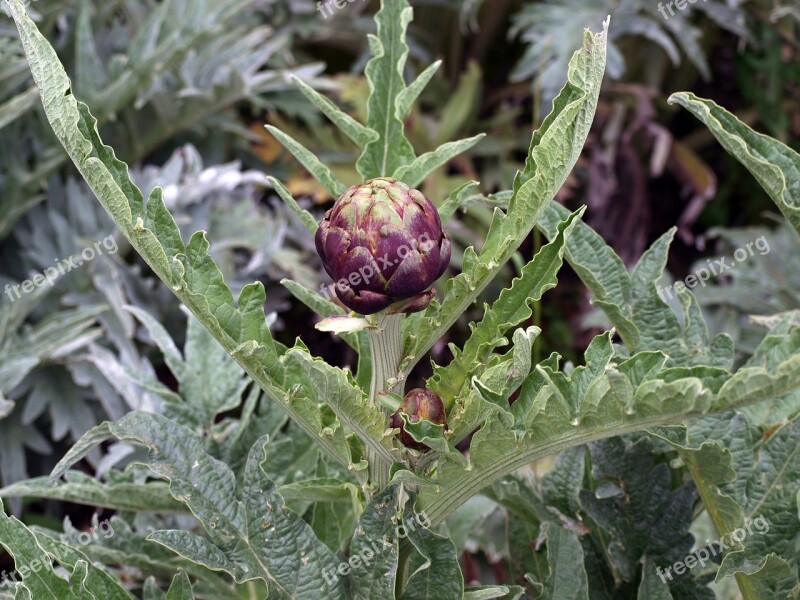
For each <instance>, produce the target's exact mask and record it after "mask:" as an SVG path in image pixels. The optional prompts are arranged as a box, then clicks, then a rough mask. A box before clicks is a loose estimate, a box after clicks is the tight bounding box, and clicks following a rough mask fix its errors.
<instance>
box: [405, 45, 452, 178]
mask: <svg viewBox="0 0 800 600" xmlns="http://www.w3.org/2000/svg"><path fill="white" fill-rule="evenodd" d="M441 66H442V61H441V60H437V61H435V62H434V63H433V64H431V65H428V67H427V68H426V69H425V70H424V71H423V72H422V73H420V74H419V75H418V76H417V78H416V79H415V80H414V81H412V82H411V84H410V85H409V86H408V87H407V88H405V89H403V90H402V91H401V92H400V93H399V94H398V95H397V118H398V119H400V120H401V121H402V120H403V119H405V118H406V117H407V116H408V115H409V114H411V109H412V108H413V106H414V102H416V100H417V98H418V97H419V95H420V93H422V90H424V89H425V86H427V85H428V83H429V82H430V80H431V79H432V78H433V76H434V75H435V74H436V71H438V70H439V67H441ZM409 185H410V184H409Z"/></svg>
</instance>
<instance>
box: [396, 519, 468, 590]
mask: <svg viewBox="0 0 800 600" xmlns="http://www.w3.org/2000/svg"><path fill="white" fill-rule="evenodd" d="M417 514H418V513H415V512H414V511H411V513H408V512H407V513H405V514H404V515H403V520H402V523H403V526H404V528H405V532H406V533H407V535H408V541H409V542H410V543H411V545H412V546H413V547H414V549H415V550H416V553H415V554H412V556H411V559H410V560H409V564H408V566H407V570H408V572H409V577H408V580H407V581H406V587H405V589H404V590H403V595H402V596H401V600H461V599H462V598H463V595H464V577H463V575H462V574H461V567H460V566H459V564H458V554H457V552H456V547H455V545H454V544H453V541H452V540H451V539H450V538H448V537H445V536H443V535H439V534H438V533H436V532H434V531H432V530H431V529H430V528H429V524H427V525H425V524H424V523H420V522H419V519H418V518H417V516H416V515H417ZM419 514H422V513H419Z"/></svg>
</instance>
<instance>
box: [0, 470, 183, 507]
mask: <svg viewBox="0 0 800 600" xmlns="http://www.w3.org/2000/svg"><path fill="white" fill-rule="evenodd" d="M15 496H17V497H23V498H48V499H51V500H64V501H67V502H74V503H76V504H87V505H91V506H99V507H103V508H108V509H112V510H132V511H156V512H164V513H170V512H184V511H185V507H184V506H183V504H181V503H180V502H177V501H176V500H174V499H173V498H172V496H170V494H169V489H168V488H167V486H166V485H165V484H163V483H159V482H151V483H148V484H147V485H142V484H138V483H101V482H99V481H97V480H96V479H94V478H92V477H89V476H88V475H84V474H82V473H79V472H71V473H70V474H69V476H68V478H67V481H64V482H55V481H53V480H52V479H50V478H49V477H35V478H33V479H27V480H24V481H18V482H16V483H13V484H11V485H9V486H6V487H4V488H2V489H0V497H2V498H11V497H15Z"/></svg>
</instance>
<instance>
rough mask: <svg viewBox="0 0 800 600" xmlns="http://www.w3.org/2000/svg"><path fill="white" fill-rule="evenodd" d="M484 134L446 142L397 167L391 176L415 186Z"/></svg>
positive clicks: (470, 146)
mask: <svg viewBox="0 0 800 600" xmlns="http://www.w3.org/2000/svg"><path fill="white" fill-rule="evenodd" d="M485 136H486V134H484V133H481V134H478V135H476V136H474V137H471V138H467V139H464V140H459V141H457V142H446V143H444V144H442V145H441V146H439V147H438V148H437V149H436V150H432V151H431V152H426V153H425V154H423V155H422V156H418V157H417V158H415V159H414V160H413V162H411V163H409V164H407V165H403V166H402V167H399V168H398V169H397V170H396V171H395V172H394V173H393V174H392V177H394V178H395V179H397V180H399V181H402V182H403V183H405V184H407V185H410V186H411V187H413V188H415V187H417V186H418V185H419V184H420V183H422V181H423V180H424V179H425V178H426V177H427V176H428V175H430V174H431V173H432V172H433V171H435V170H436V169H438V168H439V167H441V166H442V165H444V164H446V163H447V162H448V161H449V160H450V159H452V158H453V157H455V156H458V155H459V154H461V153H462V152H466V151H467V150H469V149H470V148H472V147H473V146H474V145H475V144H477V143H478V142H480V141H481V140H482V139H483V138H484V137H485Z"/></svg>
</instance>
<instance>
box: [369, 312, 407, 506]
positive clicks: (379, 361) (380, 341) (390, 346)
mask: <svg viewBox="0 0 800 600" xmlns="http://www.w3.org/2000/svg"><path fill="white" fill-rule="evenodd" d="M402 324H403V315H402V314H397V315H377V316H376V317H375V321H374V325H375V327H374V328H370V329H369V330H368V332H369V353H370V358H371V359H372V380H371V381H370V386H369V400H370V402H371V403H372V404H373V405H376V406H379V407H381V410H383V411H384V412H386V410H385V409H383V407H382V406H381V404H380V403H379V402H378V401H377V396H378V393H379V392H396V391H397V390H398V389H402V379H401V378H400V375H399V374H400V361H401V360H402V358H403V332H402ZM367 462H368V463H369V478H370V481H371V482H372V483H373V484H374V485H375V486H376V488H377V489H378V490H382V489H383V488H384V487H386V484H387V483H388V482H389V466H390V465H389V464H388V463H387V462H386V460H384V458H383V457H381V456H378V455H377V454H376V453H375V451H374V450H372V449H371V448H367Z"/></svg>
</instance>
